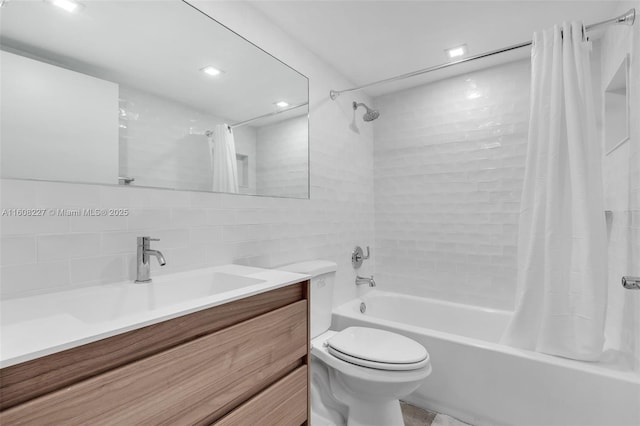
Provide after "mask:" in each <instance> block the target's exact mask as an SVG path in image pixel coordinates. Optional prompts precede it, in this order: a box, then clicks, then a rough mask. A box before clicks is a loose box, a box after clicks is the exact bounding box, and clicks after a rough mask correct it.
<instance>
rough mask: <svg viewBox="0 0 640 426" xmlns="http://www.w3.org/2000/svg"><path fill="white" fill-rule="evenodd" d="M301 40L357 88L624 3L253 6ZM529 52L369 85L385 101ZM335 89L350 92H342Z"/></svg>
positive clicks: (594, 16) (598, 15)
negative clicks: (462, 49) (453, 50)
mask: <svg viewBox="0 0 640 426" xmlns="http://www.w3.org/2000/svg"><path fill="white" fill-rule="evenodd" d="M250 3H251V4H252V6H254V7H255V8H256V9H258V10H259V11H261V12H262V13H263V14H264V15H266V16H267V17H268V18H269V19H270V20H272V21H273V22H274V23H276V24H277V25H279V26H280V27H282V28H283V30H284V31H286V32H288V33H289V34H290V35H291V36H292V37H293V38H295V39H297V40H298V41H300V42H301V43H302V44H303V45H305V46H306V47H307V48H309V49H310V50H311V51H313V52H314V53H316V54H317V55H318V56H319V57H321V58H323V59H324V60H325V61H326V62H328V63H330V64H331V65H333V66H334V67H335V68H336V69H337V70H338V71H340V72H341V73H342V74H343V75H345V76H346V77H348V78H349V79H350V80H351V81H352V82H353V83H354V85H361V84H366V83H369V82H372V81H376V80H381V79H384V78H389V77H393V76H396V75H399V74H404V73H407V72H410V71H415V70H418V69H422V68H426V67H429V66H433V65H438V64H441V63H443V62H446V61H447V60H448V59H447V57H446V56H445V53H444V49H445V48H449V47H453V46H457V45H460V44H467V46H468V55H469V56H470V55H475V54H479V53H483V52H486V51H490V50H495V49H499V48H502V47H506V46H509V45H513V44H517V43H521V42H525V41H528V40H531V35H532V33H533V31H535V30H538V29H542V28H546V27H549V26H552V25H553V24H555V23H561V22H562V21H563V20H582V21H583V22H584V23H585V24H591V23H595V22H598V21H602V20H605V19H609V18H611V17H613V16H614V14H615V10H616V9H617V8H619V7H620V4H619V2H616V1H515V0H511V1H481V0H477V1H427V0H422V1H366V0H365V1H317V0H315V1H313V0H307V1H301V0H299V1H272V0H259V1H256V0H254V1H251V2H250ZM529 52H530V50H529V49H528V48H523V49H519V50H518V51H514V52H513V53H510V54H500V55H496V56H494V57H492V58H491V59H482V60H479V61H473V62H472V63H468V64H465V65H457V66H454V67H451V68H448V69H447V70H446V71H438V72H436V73H432V74H430V75H427V76H424V77H416V78H412V79H409V80H404V81H403V82H401V83H394V84H385V85H381V86H377V87H375V88H369V89H367V90H366V92H367V93H368V94H370V95H372V96H378V95H381V94H384V93H387V92H390V91H395V90H398V89H401V88H404V87H409V86H412V85H416V84H423V83H425V82H427V81H432V80H434V79H439V78H443V77H446V76H450V75H455V74H459V73H460V72H466V71H468V70H470V69H473V68H478V67H485V66H488V65H491V64H495V63H500V62H508V61H511V60H514V59H517V58H526V57H528V56H529ZM335 89H338V90H339V89H345V88H344V87H336V88H335Z"/></svg>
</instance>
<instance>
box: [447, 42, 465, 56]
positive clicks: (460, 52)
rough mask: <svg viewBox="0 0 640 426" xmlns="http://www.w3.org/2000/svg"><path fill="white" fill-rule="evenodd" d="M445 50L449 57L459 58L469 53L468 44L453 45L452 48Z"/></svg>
mask: <svg viewBox="0 0 640 426" xmlns="http://www.w3.org/2000/svg"><path fill="white" fill-rule="evenodd" d="M444 51H445V52H446V53H447V56H448V57H449V59H453V58H459V57H460V56H464V55H465V54H466V53H467V45H466V44H463V45H462V46H456V47H452V48H451V49H445V50H444Z"/></svg>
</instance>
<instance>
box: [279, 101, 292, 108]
mask: <svg viewBox="0 0 640 426" xmlns="http://www.w3.org/2000/svg"><path fill="white" fill-rule="evenodd" d="M276 106H277V107H280V108H284V107H288V106H289V103H288V102H285V101H279V102H276Z"/></svg>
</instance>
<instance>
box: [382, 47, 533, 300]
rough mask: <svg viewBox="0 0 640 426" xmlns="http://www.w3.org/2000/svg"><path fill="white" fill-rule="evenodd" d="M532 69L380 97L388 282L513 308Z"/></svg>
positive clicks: (496, 70) (517, 67)
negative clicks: (519, 211)
mask: <svg viewBox="0 0 640 426" xmlns="http://www.w3.org/2000/svg"><path fill="white" fill-rule="evenodd" d="M529 68H530V66H529V61H528V60H522V61H518V62H512V63H509V64H506V65H501V66H497V67H493V68H489V69H484V70H482V71H477V72H473V73H469V74H466V75H463V76H458V77H453V78H450V79H446V80H442V81H439V82H435V83H432V84H428V85H424V86H420V87H416V88H412V89H409V90H405V91H402V92H398V93H394V94H390V95H386V96H382V97H380V98H377V99H376V100H375V105H376V108H377V109H379V110H380V111H383V114H382V116H381V117H380V119H379V120H378V121H376V127H375V134H374V159H375V166H374V176H375V234H376V249H377V258H376V272H377V278H378V282H379V283H380V284H381V286H382V287H383V288H388V289H393V290H396V291H400V292H403V293H410V294H414V295H418V296H427V297H436V298H441V299H446V300H452V301H459V302H465V303H471V304H475V305H485V306H492V307H500V308H507V309H511V308H512V305H513V298H514V295H515V287H516V245H517V225H518V210H519V204H520V193H521V188H522V182H523V178H524V162H525V154H526V142H527V126H528V114H529V81H530V69H529Z"/></svg>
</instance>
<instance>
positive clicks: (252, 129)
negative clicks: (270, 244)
mask: <svg viewBox="0 0 640 426" xmlns="http://www.w3.org/2000/svg"><path fill="white" fill-rule="evenodd" d="M59 4H61V3H59V2H48V1H41V2H35V1H21V0H12V1H10V2H7V3H5V6H4V7H3V8H2V13H1V14H0V19H1V22H0V24H1V25H0V37H1V38H0V43H1V46H0V47H1V48H2V51H1V52H0V54H1V55H2V57H1V58H0V61H1V62H0V64H1V67H2V73H1V74H2V75H1V79H2V81H1V96H2V103H1V104H0V110H1V115H2V117H1V119H2V129H1V135H0V136H1V142H2V177H5V178H21V179H42V180H55V181H71V182H90V183H104V184H119V185H130V186H146V187H160V188H171V189H181V190H198V191H216V192H229V193H242V194H254V195H268V196H281V197H295V198H308V195H309V166H308V163H309V158H308V117H307V114H308V80H307V78H306V77H304V76H303V75H301V74H300V73H298V72H297V71H295V70H294V69H292V68H290V67H289V66H287V65H286V64H284V63H282V62H281V61H279V60H277V59H276V58H274V57H272V56H271V55H269V54H267V53H266V52H264V51H262V50H261V49H259V48H257V47H256V46H255V45H253V44H251V43H249V42H248V41H246V40H245V39H243V38H242V37H239V36H238V35H237V34H235V33H233V32H232V31H230V30H229V29H227V28H226V27H224V26H223V25H221V24H219V23H218V22H216V21H215V20H213V19H211V18H210V17H208V16H206V15H204V14H203V13H201V12H200V11H198V10H197V9H195V8H193V7H192V6H190V5H189V4H187V3H184V2H180V1H162V2H149V1H139V2H136V1H128V2H86V3H69V4H75V5H76V6H75V8H74V9H73V10H67V8H62V7H59ZM64 4H67V3H64Z"/></svg>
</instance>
